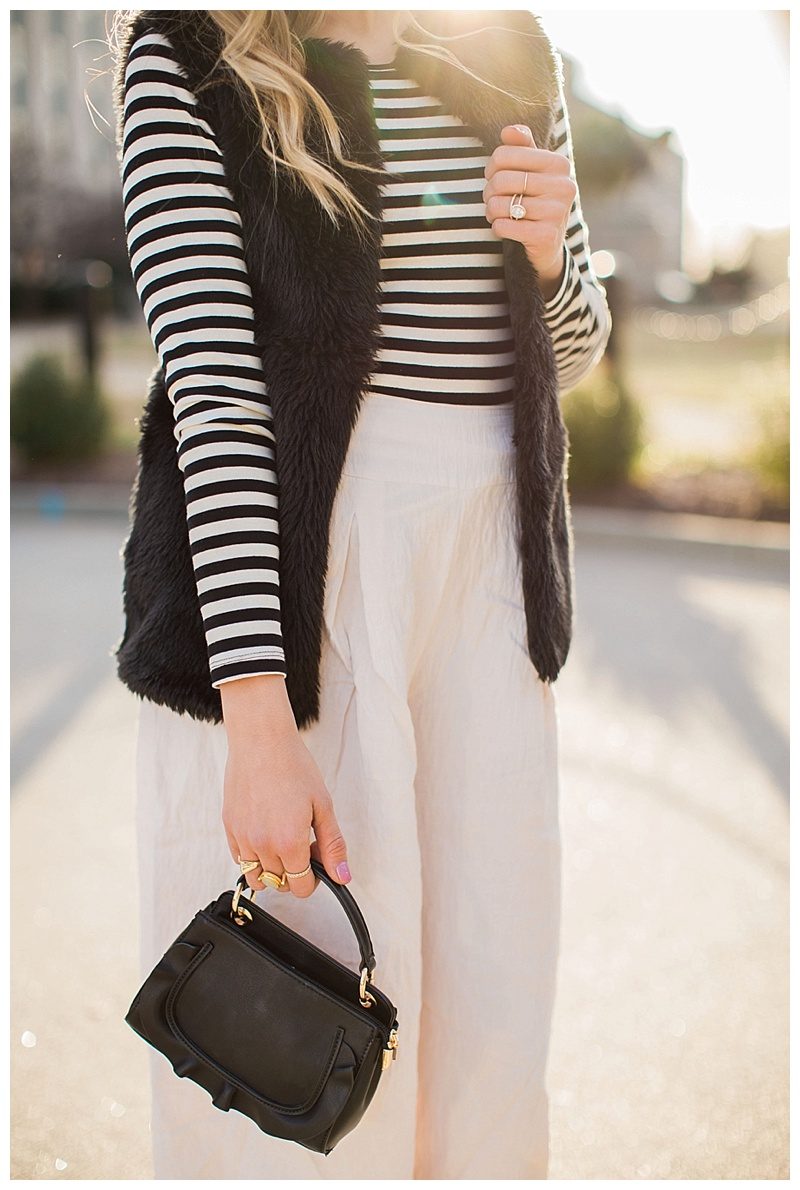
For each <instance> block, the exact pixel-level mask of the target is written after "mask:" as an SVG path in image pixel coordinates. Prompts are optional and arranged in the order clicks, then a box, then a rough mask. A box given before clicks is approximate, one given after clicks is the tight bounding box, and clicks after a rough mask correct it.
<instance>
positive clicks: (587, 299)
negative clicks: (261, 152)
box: [120, 33, 610, 688]
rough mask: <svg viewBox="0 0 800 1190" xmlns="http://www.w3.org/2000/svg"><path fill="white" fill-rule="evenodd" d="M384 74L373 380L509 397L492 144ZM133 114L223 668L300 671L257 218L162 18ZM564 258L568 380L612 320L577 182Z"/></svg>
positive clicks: (560, 340) (136, 187) (129, 208)
mask: <svg viewBox="0 0 800 1190" xmlns="http://www.w3.org/2000/svg"><path fill="white" fill-rule="evenodd" d="M369 73H370V86H371V88H372V94H373V102H374V110H375V117H376V123H377V127H378V131H379V136H380V140H381V147H382V150H383V151H384V153H385V154H386V157H387V171H388V172H390V173H391V174H393V175H394V176H393V177H392V179H391V181H389V182H388V183H385V184H384V189H383V193H384V195H385V199H384V228H383V237H382V238H383V250H382V262H381V265H382V270H383V274H384V276H383V283H382V322H383V331H382V334H383V338H382V345H381V348H380V351H379V354H378V357H377V359H376V370H375V372H374V373H373V375H372V377H371V378H370V389H371V390H372V391H376V392H390V393H396V394H397V395H398V396H400V397H403V396H405V397H416V398H420V397H423V398H427V399H436V400H447V401H449V402H456V403H461V402H464V401H466V402H469V403H475V402H479V403H481V404H489V403H495V402H497V401H506V400H510V399H511V390H510V387H509V385H510V377H511V374H512V367H513V341H512V338H511V334H510V323H509V317H508V305H507V298H506V295H505V292H504V289H503V285H502V269H501V261H500V257H499V251H500V247H501V241H500V240H499V238H498V237H496V236H495V235H494V234H493V233H492V231H491V227H490V224H489V223H488V221H487V220H486V218H485V215H483V214H482V213H481V212H482V207H483V204H482V200H481V197H480V196H481V192H482V189H483V186H484V183H485V177H484V173H483V170H484V167H485V165H486V162H487V160H488V158H487V157H486V156H485V153H482V152H481V149H480V145H479V144H478V142H477V140H476V138H475V137H474V136H473V135H472V131H471V130H470V129H468V128H466V126H464V125H462V123H461V121H460V120H459V119H458V118H457V117H455V116H450V115H448V114H447V113H446V112H445V111H444V109H443V108H442V106H441V104H440V103H439V101H438V100H437V99H435V98H434V97H431V96H426V95H424V93H422V92H421V91H420V90H419V88H418V87H417V85H416V84H415V83H414V81H413V80H409V79H402V78H398V77H396V75H395V72H394V69H393V66H392V64H391V63H383V64H372V65H371V67H370V72H369ZM560 101H561V110H560V112H559V113H558V119H557V123H556V126H555V130H554V139H553V143H552V144H551V146H550V147H551V148H552V149H553V150H555V151H557V152H562V153H564V154H565V155H566V156H568V157H569V160H570V168H571V173H572V176H573V178H574V164H573V162H572V141H571V135H570V129H569V121H568V115H567V110H566V105H565V102H564V98H563V94H562V95H561V99H560ZM122 120H123V128H122V153H121V161H120V177H121V182H122V196H123V205H124V215H125V229H126V237H127V245H128V253H129V257H130V263H131V272H132V276H133V280H134V284H135V286H136V291H137V294H138V297H139V300H140V303H141V306H142V310H143V313H144V317H145V320H146V322H147V327H148V330H149V332H150V336H151V338H152V341H153V345H154V348H155V350H156V352H157V355H158V357H159V360H160V362H161V363H162V364H163V367H164V375H165V386H166V390H167V394H168V396H169V399H170V401H171V402H172V405H173V407H174V414H175V438H176V444H177V458H178V465H179V467H180V469H181V471H182V474H183V482H184V491H185V497H186V514H187V528H188V533H189V542H190V547H191V551H192V558H193V565H194V572H195V579H196V583H197V591H198V596H199V601H200V607H201V611H202V615H203V622H204V628H205V636H206V642H207V649H208V659H209V668H210V677H211V683H212V685H213V686H214V687H217V688H218V687H219V686H221V685H222V684H223V683H224V682H227V681H232V680H235V679H236V678H240V677H245V676H249V675H254V674H265V673H277V674H283V675H284V677H285V676H286V660H285V653H284V649H283V640H282V634H281V617H280V580H279V549H278V515H279V508H278V504H279V501H278V479H277V472H276V469H275V438H274V433H273V423H272V410H271V406H270V400H269V393H268V391H267V387H266V383H265V377H264V372H263V368H262V365H261V360H260V357H259V355H258V349H257V347H256V344H255V337H254V316H253V305H252V291H251V288H250V284H249V280H248V275H247V266H246V262H245V256H244V247H243V240H242V223H241V217H240V215H239V212H238V211H237V209H236V205H235V202H234V199H233V195H232V193H231V191H230V189H229V188H228V185H227V182H226V177H225V169H224V163H223V157H222V152H221V150H220V148H219V145H218V143H217V140H216V136H215V133H214V130H213V129H212V128H211V127H210V125H209V124H208V123H207V122H206V121H205V120H203V119H202V118H201V117H200V115H199V114H198V112H197V100H196V97H195V96H194V95H193V93H192V92H191V90H190V89H189V87H188V85H187V78H186V74H185V72H184V71H183V69H182V67H181V66H180V63H179V61H178V59H177V57H176V55H175V51H174V48H173V46H172V44H171V43H170V41H169V39H168V38H167V37H165V36H164V35H163V34H158V33H142V34H140V36H139V37H138V38H137V39H136V40H135V42H134V43H133V45H132V46H131V48H130V52H129V56H128V61H127V63H126V71H125V85H124V105H123V115H122ZM404 124H405V125H406V127H405V128H404ZM437 128H438V129H439V132H438V134H437V131H436V130H437ZM437 179H438V182H437ZM431 195H433V196H434V199H436V196H437V195H443V196H444V197H445V200H446V203H447V204H450V205H449V206H447V207H445V204H444V203H443V204H442V210H445V211H446V214H445V215H444V218H445V220H446V222H445V223H444V224H440V223H438V222H437V224H436V228H435V230H433V231H432V230H430V229H429V228H426V222H427V221H428V219H429V211H428V210H427V208H426V209H425V213H424V216H422V217H421V211H419V210H417V211H415V207H425V205H426V202H429V201H430V196H431ZM453 208H455V213H453ZM437 218H442V216H440V215H438V208H437ZM434 245H436V246H438V249H441V248H442V247H444V246H446V248H447V251H446V252H442V251H440V250H436V251H434ZM564 260H565V271H564V275H563V278H562V281H561V284H560V286H559V290H558V292H557V293H556V294H555V295H554V296H553V297H552V298H551V299H550V300H549V301H548V302H547V303H546V305H545V317H546V320H547V324H548V327H549V328H550V331H551V333H552V338H553V344H554V348H555V353H556V362H557V367H558V379H559V386H560V389H561V391H562V392H563V391H566V390H567V389H568V388H571V387H573V386H574V385H575V384H576V383H577V382H578V381H579V380H580V379H581V378H582V377H583V376H584V375H586V374H587V373H588V372H589V371H590V370H591V368H593V367H594V365H595V363H596V362H597V360H598V359H599V358H600V356H601V355H602V353H603V350H604V348H605V343H606V340H607V337H608V330H609V325H610V323H609V317H608V310H607V307H606V304H605V292H604V290H603V289H602V287H601V286H600V284H599V282H598V280H597V278H596V276H595V274H594V272H593V270H592V267H591V261H590V258H589V243H588V233H587V229H586V225H585V222H584V220H583V216H582V213H581V208H580V200H579V196H578V195H576V197H575V202H574V204H573V208H572V212H571V216H570V223H569V228H568V233H567V237H566V240H565V245H564ZM470 347H471V348H472V350H471V351H470V350H469V348H470ZM456 360H457V361H458V364H457V367H454V363H455V361H456Z"/></svg>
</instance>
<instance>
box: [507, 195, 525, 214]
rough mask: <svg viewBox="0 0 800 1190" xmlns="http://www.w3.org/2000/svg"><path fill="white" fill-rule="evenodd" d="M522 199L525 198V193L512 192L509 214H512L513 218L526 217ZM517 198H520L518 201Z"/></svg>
mask: <svg viewBox="0 0 800 1190" xmlns="http://www.w3.org/2000/svg"><path fill="white" fill-rule="evenodd" d="M522 199H523V195H521V194H512V196H511V210H510V211H509V214H510V215H511V218H512V219H524V218H525V208H524V206H523V205H522ZM517 200H519V201H517Z"/></svg>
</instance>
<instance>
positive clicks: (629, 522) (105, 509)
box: [11, 481, 790, 575]
mask: <svg viewBox="0 0 800 1190" xmlns="http://www.w3.org/2000/svg"><path fill="white" fill-rule="evenodd" d="M130 492H131V489H130V486H129V485H127V484H104V483H87V484H38V483H28V482H22V481H17V482H15V483H12V485H11V511H12V513H13V512H39V513H41V514H42V515H44V516H51V517H57V516H61V515H64V516H66V515H77V516H94V515H97V516H121V517H125V516H127V514H128V500H129V497H130ZM572 524H573V529H574V534H575V539H576V542H578V541H587V542H595V543H598V544H600V543H603V542H606V543H610V544H613V543H615V542H626V543H627V544H629V545H636V544H638V545H641V546H643V547H646V548H659V549H662V550H664V549H671V548H672V549H674V548H678V549H681V550H684V551H686V550H696V551H699V552H700V553H703V554H708V553H709V551H712V550H713V551H715V552H716V553H717V554H720V555H721V554H733V555H739V556H742V555H746V554H748V553H750V554H753V555H754V556H756V557H759V558H761V559H762V560H768V559H770V558H771V559H772V560H773V561H774V562H775V563H776V564H777V565H778V566H782V565H786V567H787V575H788V551H789V537H790V532H789V525H788V524H784V523H782V522H778V521H747V520H740V519H738V518H735V517H713V516H701V515H697V514H691V513H681V512H652V511H649V510H638V509H631V510H626V509H618V508H595V507H592V506H589V505H583V504H573V506H572Z"/></svg>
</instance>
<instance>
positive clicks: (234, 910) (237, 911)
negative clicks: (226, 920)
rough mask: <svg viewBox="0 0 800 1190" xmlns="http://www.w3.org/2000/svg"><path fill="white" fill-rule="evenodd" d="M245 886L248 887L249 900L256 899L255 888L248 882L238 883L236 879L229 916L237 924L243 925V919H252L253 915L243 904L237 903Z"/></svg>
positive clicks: (256, 890)
mask: <svg viewBox="0 0 800 1190" xmlns="http://www.w3.org/2000/svg"><path fill="white" fill-rule="evenodd" d="M245 888H248V889H250V900H251V901H254V900H255V899H256V893H257V892H258V889H257V888H252V887H251V886H250V885H249V884H240V883H239V881H238V880H237V881H236V888H235V889H234V893H233V897H232V899H231V917H232V918H233V920H234V921H235V922H236V924H237V926H243V925H244V924H245V920H248V921H252V920H253V915H252V913H251V912H250V910H249V909H245V907H244V905H240V904H239V898H240V897H241V895H242V893H243V892H244V890H245Z"/></svg>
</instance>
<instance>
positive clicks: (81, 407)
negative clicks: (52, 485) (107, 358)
mask: <svg viewBox="0 0 800 1190" xmlns="http://www.w3.org/2000/svg"><path fill="white" fill-rule="evenodd" d="M10 413H11V419H10V427H9V428H10V435H11V441H12V443H13V444H14V445H15V446H16V447H17V448H18V449H19V450H20V452H21V453H22V454H23V455H24V457H25V458H26V459H27V460H28V461H29V462H32V463H36V462H55V461H67V460H71V459H85V458H89V457H91V456H92V455H96V454H97V453H98V452H99V450H100V449H101V447H102V446H103V443H104V441H105V436H106V431H107V429H108V422H109V415H108V409H107V406H106V403H105V401H104V399H103V396H102V393H101V392H100V390H99V388H98V386H97V385H96V384H95V383H92V382H91V381H90V380H88V379H86V378H85V377H81V378H80V379H75V378H73V377H71V376H70V375H69V374H68V373H67V371H66V369H65V367H64V364H63V362H62V360H61V359H60V358H59V357H58V356H56V355H47V354H40V355H37V356H34V357H33V358H32V359H31V360H30V361H29V362H28V363H27V364H25V366H24V367H23V368H22V369H20V371H19V372H17V374H16V375H15V376H14V378H13V380H12V382H11V411H10Z"/></svg>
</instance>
